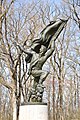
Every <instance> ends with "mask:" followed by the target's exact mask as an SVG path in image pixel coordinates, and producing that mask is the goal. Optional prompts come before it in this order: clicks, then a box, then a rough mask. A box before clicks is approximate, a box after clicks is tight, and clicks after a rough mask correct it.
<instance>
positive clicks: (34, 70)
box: [26, 19, 68, 102]
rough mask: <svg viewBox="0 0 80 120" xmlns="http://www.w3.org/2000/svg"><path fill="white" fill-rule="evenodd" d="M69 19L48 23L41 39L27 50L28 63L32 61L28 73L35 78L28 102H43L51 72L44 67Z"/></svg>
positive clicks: (35, 41)
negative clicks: (45, 84)
mask: <svg viewBox="0 0 80 120" xmlns="http://www.w3.org/2000/svg"><path fill="white" fill-rule="evenodd" d="M67 21H68V20H62V19H59V20H56V21H53V22H51V23H50V24H48V25H47V26H46V27H45V28H44V29H43V31H42V32H41V37H40V39H36V40H34V41H33V42H32V45H31V47H30V49H29V50H26V52H27V57H26V63H27V64H28V63H30V68H29V72H28V75H29V76H30V75H32V76H33V78H34V83H33V86H32V88H31V90H30V91H29V93H28V102H42V96H43V92H44V85H43V82H44V81H45V79H46V77H47V76H48V74H49V73H48V72H46V71H43V69H42V67H43V65H44V63H45V62H46V60H47V59H48V58H49V57H50V56H51V55H52V53H53V52H54V50H55V41H56V39H57V38H58V36H59V34H60V33H61V31H62V30H63V28H64V27H65V25H66V23H67ZM28 78H29V77H28Z"/></svg>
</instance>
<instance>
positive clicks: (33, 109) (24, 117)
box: [19, 103, 48, 120]
mask: <svg viewBox="0 0 80 120" xmlns="http://www.w3.org/2000/svg"><path fill="white" fill-rule="evenodd" d="M19 120H48V106H47V104H46V103H27V104H21V106H20V113H19Z"/></svg>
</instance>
